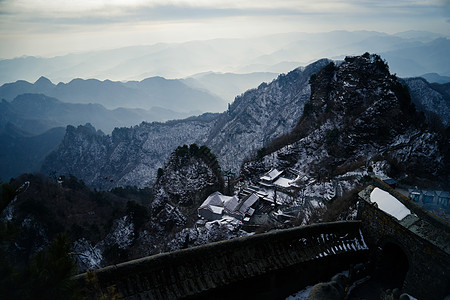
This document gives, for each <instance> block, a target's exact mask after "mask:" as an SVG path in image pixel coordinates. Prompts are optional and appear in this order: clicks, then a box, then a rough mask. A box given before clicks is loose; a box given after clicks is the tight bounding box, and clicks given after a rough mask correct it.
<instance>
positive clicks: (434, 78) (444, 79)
mask: <svg viewBox="0 0 450 300" xmlns="http://www.w3.org/2000/svg"><path fill="white" fill-rule="evenodd" d="M419 77H422V78H424V79H425V80H426V81H428V82H430V83H433V82H435V83H441V84H442V83H449V82H450V76H441V75H439V74H438V73H427V74H422V75H420V76H419Z"/></svg>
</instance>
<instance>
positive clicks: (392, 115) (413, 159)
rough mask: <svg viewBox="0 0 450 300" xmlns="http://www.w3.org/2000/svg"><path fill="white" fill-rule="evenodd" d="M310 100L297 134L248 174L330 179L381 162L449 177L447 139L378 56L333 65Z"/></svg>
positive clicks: (389, 169)
mask: <svg viewBox="0 0 450 300" xmlns="http://www.w3.org/2000/svg"><path fill="white" fill-rule="evenodd" d="M312 81H313V83H312V93H311V100H310V101H309V102H308V103H307V104H306V105H305V109H304V114H303V116H302V118H301V119H300V121H299V123H298V124H297V126H296V128H295V129H294V130H293V131H292V132H291V133H289V134H288V135H285V136H283V137H282V138H279V139H276V140H275V141H273V142H272V143H270V144H268V146H266V148H264V149H262V150H261V151H260V152H259V153H260V155H259V157H258V158H257V159H254V160H252V161H250V162H248V163H246V164H245V165H244V166H243V168H242V173H243V174H245V175H247V176H255V174H261V173H262V172H265V171H267V170H269V169H270V168H272V167H276V168H280V169H283V168H287V167H291V168H293V169H295V170H296V171H297V172H298V173H299V174H303V175H306V176H307V177H313V178H316V179H318V180H323V179H326V180H329V179H331V178H333V177H335V176H338V175H343V174H346V173H348V172H351V171H357V170H359V171H362V170H366V168H367V167H368V166H369V165H378V164H379V162H383V169H384V172H385V173H388V174H391V175H392V176H396V177H402V176H408V175H412V176H418V177H428V178H434V179H436V178H445V174H448V171H447V168H446V167H445V166H446V165H448V157H447V156H448V155H447V153H448V152H447V150H446V149H447V148H446V147H448V146H447V143H446V139H445V137H444V136H443V135H441V134H440V133H437V132H434V131H431V130H430V129H429V128H428V127H427V125H426V123H425V119H424V117H423V115H421V114H420V113H417V112H416V110H415V108H414V105H413V104H412V103H411V100H410V97H409V93H408V91H407V89H406V87H404V86H402V85H401V84H400V82H399V81H398V79H397V78H396V77H395V75H391V74H390V73H389V70H388V67H387V65H386V64H385V62H383V61H382V60H381V58H380V57H379V56H377V55H369V54H365V55H363V56H358V57H348V58H346V59H345V61H344V62H343V63H341V64H339V65H335V64H334V63H330V64H329V65H328V66H327V67H325V68H323V69H322V70H321V71H320V72H319V73H318V74H317V76H315V77H314V78H313V79H312Z"/></svg>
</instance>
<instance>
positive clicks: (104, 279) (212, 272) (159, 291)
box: [75, 221, 368, 299]
mask: <svg viewBox="0 0 450 300" xmlns="http://www.w3.org/2000/svg"><path fill="white" fill-rule="evenodd" d="M360 226H361V223H360V222H357V221H352V222H334V223H323V224H316V225H311V226H303V227H296V228H292V229H285V230H278V231H273V232H269V233H264V234H258V235H253V236H249V237H244V238H236V239H232V240H228V241H221V242H217V243H212V244H208V245H203V246H199V247H194V248H190V249H184V250H179V251H174V252H170V253H164V254H159V255H154V256H150V257H146V258H142V259H138V260H134V261H130V262H127V263H123V264H119V265H115V266H109V267H106V268H103V269H100V270H97V271H96V274H97V277H98V280H99V284H100V287H101V289H102V290H103V291H106V289H107V288H108V287H109V286H112V285H115V286H116V288H117V290H118V291H119V292H120V293H121V294H122V296H123V297H124V298H126V299H189V298H195V299H211V297H213V298H214V299H229V298H230V297H232V298H236V297H239V298H243V297H251V298H267V299H268V298H270V299H281V298H283V297H286V296H287V295H289V294H291V293H293V292H296V291H298V290H301V289H302V288H303V287H305V286H306V285H308V284H314V283H316V282H318V281H324V280H329V278H330V277H331V276H332V275H334V274H335V273H336V272H339V271H342V270H345V269H348V267H349V265H350V264H355V263H358V262H362V261H364V260H365V259H367V256H368V248H367V246H366V244H365V241H364V239H363V236H362V233H361V230H360ZM85 276H86V274H81V275H78V276H77V277H76V278H75V279H76V280H77V281H78V282H79V283H80V284H81V285H83V284H84V279H85Z"/></svg>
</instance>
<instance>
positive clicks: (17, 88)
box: [0, 77, 226, 114]
mask: <svg viewBox="0 0 450 300" xmlns="http://www.w3.org/2000/svg"><path fill="white" fill-rule="evenodd" d="M25 93H35V94H36V93H37V94H45V95H47V96H50V97H55V98H57V99H59V100H61V101H63V102H70V103H85V104H87V103H93V104H101V105H103V106H104V107H106V108H108V109H115V108H118V107H124V108H141V109H147V110H148V109H151V108H153V107H161V108H164V109H167V110H172V111H175V112H179V113H191V114H194V113H202V112H217V111H222V110H224V109H225V107H226V103H225V102H224V101H223V100H222V99H220V98H219V97H217V96H214V95H212V94H211V93H209V92H207V91H204V90H199V89H195V88H192V87H189V86H187V85H186V84H184V83H183V82H181V81H180V80H168V79H164V78H162V77H152V78H147V79H144V80H142V81H129V82H125V83H122V82H113V81H110V80H105V81H99V80H97V79H88V80H83V79H73V80H72V81H70V82H69V83H59V84H57V85H54V84H53V83H52V82H51V81H50V80H48V79H47V78H45V77H40V78H39V79H38V80H37V81H36V82H35V83H34V84H32V83H29V82H26V81H23V80H21V81H16V82H14V83H7V84H4V85H2V86H1V87H0V98H4V99H6V100H9V101H12V100H13V99H14V98H15V97H17V96H18V95H21V94H25Z"/></svg>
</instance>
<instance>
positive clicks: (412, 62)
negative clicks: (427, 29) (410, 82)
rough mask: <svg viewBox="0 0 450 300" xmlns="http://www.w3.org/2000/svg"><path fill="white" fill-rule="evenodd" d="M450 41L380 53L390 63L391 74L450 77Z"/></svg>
mask: <svg viewBox="0 0 450 300" xmlns="http://www.w3.org/2000/svg"><path fill="white" fill-rule="evenodd" d="M448 53H450V39H448V38H438V39H435V40H433V41H431V42H428V43H421V44H419V45H414V46H409V47H402V48H400V49H396V50H391V51H387V52H384V51H380V54H381V56H382V57H383V58H384V59H386V60H387V61H388V63H389V67H390V70H391V72H393V73H397V75H399V76H401V77H413V76H419V75H420V74H425V73H430V72H434V73H439V74H442V75H444V76H450V57H449V56H448Z"/></svg>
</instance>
